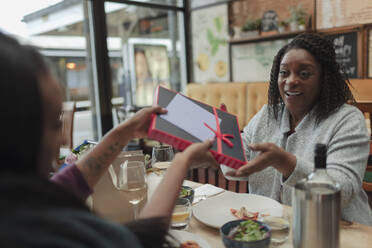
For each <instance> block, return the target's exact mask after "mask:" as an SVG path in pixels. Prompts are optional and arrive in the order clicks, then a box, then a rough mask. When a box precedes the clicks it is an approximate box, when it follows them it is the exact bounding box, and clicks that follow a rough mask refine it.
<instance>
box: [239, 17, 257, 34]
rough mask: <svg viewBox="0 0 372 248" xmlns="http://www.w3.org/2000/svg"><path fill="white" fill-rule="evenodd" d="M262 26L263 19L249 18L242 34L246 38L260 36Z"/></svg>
mask: <svg viewBox="0 0 372 248" xmlns="http://www.w3.org/2000/svg"><path fill="white" fill-rule="evenodd" d="M260 27H261V19H257V20H252V19H248V20H247V22H246V23H245V24H244V26H243V28H242V33H241V34H242V36H243V37H244V38H248V37H253V36H258V35H259V30H260Z"/></svg>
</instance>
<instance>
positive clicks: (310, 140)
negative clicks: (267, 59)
mask: <svg viewBox="0 0 372 248" xmlns="http://www.w3.org/2000/svg"><path fill="white" fill-rule="evenodd" d="M269 118H270V117H269V114H268V108H267V105H265V106H264V107H263V108H262V109H261V110H260V111H259V113H257V115H256V116H254V117H253V119H252V120H251V121H250V122H249V124H248V125H247V126H246V127H245V128H244V133H243V135H242V138H243V144H244V149H245V152H246V156H247V160H252V159H253V158H255V157H256V156H257V155H258V153H257V152H253V151H251V150H250V149H249V148H248V144H258V143H264V142H271V143H275V144H276V145H278V146H279V147H281V148H283V149H284V150H286V151H287V152H290V153H292V154H293V155H295V156H296V158H297V163H296V168H295V170H294V171H293V173H292V174H291V176H290V177H289V178H288V179H287V180H286V181H285V182H283V181H282V175H281V174H280V173H279V172H278V171H277V170H275V169H274V168H272V167H268V168H266V169H264V170H263V171H260V172H258V173H254V174H252V175H251V176H249V177H241V178H235V179H237V180H248V181H249V190H250V193H253V194H260V195H264V196H268V197H270V198H272V199H275V200H277V201H279V202H281V203H283V204H287V205H291V192H292V188H293V186H294V185H295V184H296V182H297V181H298V180H300V179H301V178H304V177H306V176H307V175H308V174H310V173H311V172H312V171H313V169H314V162H313V161H314V148H315V144H316V143H324V144H327V147H328V151H327V172H328V174H329V175H330V176H331V177H332V178H333V179H334V180H335V181H337V182H338V183H339V184H340V185H341V205H342V206H341V207H342V218H343V219H345V220H349V221H355V222H359V223H363V224H367V225H372V211H371V210H370V208H369V206H368V200H367V195H366V193H365V192H364V191H363V189H362V180H363V176H364V172H365V169H366V165H367V159H368V155H369V139H370V138H369V135H368V131H367V128H366V124H365V120H364V116H363V114H362V113H361V112H360V111H359V110H358V109H357V108H355V107H354V106H351V105H348V104H344V105H343V106H341V107H340V108H339V109H338V110H337V111H336V112H335V113H333V114H331V115H330V116H329V117H328V118H327V119H325V120H324V121H322V122H320V124H318V125H317V124H316V123H315V116H314V113H313V112H312V111H311V112H310V113H308V114H307V115H306V116H305V117H304V119H303V120H302V121H301V122H300V123H299V124H298V126H297V127H296V128H295V132H294V133H292V134H291V135H289V136H288V132H289V131H290V124H289V123H290V122H289V120H290V119H289V112H288V110H287V109H286V108H284V110H283V111H282V112H281V113H279V118H278V121H276V120H275V119H273V118H270V119H269ZM221 169H222V171H223V172H224V174H225V173H226V171H228V170H231V169H230V168H229V167H226V166H224V165H221ZM226 177H227V176H226ZM227 178H228V177H227Z"/></svg>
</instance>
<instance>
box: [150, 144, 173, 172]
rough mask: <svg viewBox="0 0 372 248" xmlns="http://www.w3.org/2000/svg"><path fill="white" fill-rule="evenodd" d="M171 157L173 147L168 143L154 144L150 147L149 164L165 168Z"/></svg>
mask: <svg viewBox="0 0 372 248" xmlns="http://www.w3.org/2000/svg"><path fill="white" fill-rule="evenodd" d="M173 157H174V152H173V147H171V146H168V145H160V146H155V147H154V148H153V149H152V160H151V166H152V167H153V168H158V169H167V168H168V166H169V165H170V162H171V161H172V160H173Z"/></svg>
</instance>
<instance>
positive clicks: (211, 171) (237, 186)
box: [187, 167, 249, 193]
mask: <svg viewBox="0 0 372 248" xmlns="http://www.w3.org/2000/svg"><path fill="white" fill-rule="evenodd" d="M187 179H188V180H191V181H194V182H199V183H204V184H205V183H209V184H212V185H214V186H217V187H220V188H224V189H226V190H229V191H233V192H237V193H249V189H248V182H246V181H232V180H228V179H226V178H225V177H224V175H223V173H222V171H221V170H220V169H215V168H210V167H209V168H197V169H192V170H190V171H189V173H188V177H187Z"/></svg>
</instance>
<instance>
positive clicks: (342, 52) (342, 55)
mask: <svg viewBox="0 0 372 248" xmlns="http://www.w3.org/2000/svg"><path fill="white" fill-rule="evenodd" d="M326 37H327V38H328V39H330V40H332V42H333V44H334V46H335V51H336V61H337V63H339V64H340V65H341V66H342V67H343V68H344V70H345V72H346V74H347V75H348V77H349V78H357V77H358V56H357V51H358V33H357V32H350V33H341V34H333V35H327V36H326Z"/></svg>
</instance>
